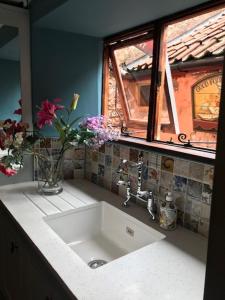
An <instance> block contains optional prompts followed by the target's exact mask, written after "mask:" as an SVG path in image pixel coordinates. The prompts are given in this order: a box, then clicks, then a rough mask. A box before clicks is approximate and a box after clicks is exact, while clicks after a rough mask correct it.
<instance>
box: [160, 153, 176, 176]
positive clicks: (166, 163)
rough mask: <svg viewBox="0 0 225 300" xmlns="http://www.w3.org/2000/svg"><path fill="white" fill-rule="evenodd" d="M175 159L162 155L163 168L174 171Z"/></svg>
mask: <svg viewBox="0 0 225 300" xmlns="http://www.w3.org/2000/svg"><path fill="white" fill-rule="evenodd" d="M173 168H174V159H173V158H171V157H167V156H162V159H161V170H163V171H167V172H171V173H173Z"/></svg>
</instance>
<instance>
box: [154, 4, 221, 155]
mask: <svg viewBox="0 0 225 300" xmlns="http://www.w3.org/2000/svg"><path fill="white" fill-rule="evenodd" d="M164 40H165V42H164V44H163V45H162V49H161V56H160V57H161V62H160V67H161V71H162V85H161V90H162V91H161V92H159V93H158V97H157V119H156V128H155V139H156V140H160V141H170V140H172V141H173V142H175V143H180V141H179V140H178V134H179V133H185V134H186V135H187V139H190V140H193V141H196V142H199V143H193V146H196V147H201V148H210V149H215V148H216V144H215V142H216V139H217V123H218V115H219V105H220V92H221V81H222V66H223V56H224V47H225V10H224V9H220V10H216V11H215V10H214V11H212V12H210V13H207V14H202V15H200V16H198V17H195V18H188V19H186V20H183V21H181V22H177V23H175V24H171V25H169V26H167V28H165V39H164ZM165 103H166V106H165ZM166 111H167V116H169V118H168V120H169V122H168V124H166V123H165V122H164V116H165V115H166Z"/></svg>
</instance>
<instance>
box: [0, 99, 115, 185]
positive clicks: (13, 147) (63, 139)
mask: <svg viewBox="0 0 225 300" xmlns="http://www.w3.org/2000/svg"><path fill="white" fill-rule="evenodd" d="M78 100H79V95H78V94H74V96H73V99H72V101H71V104H70V106H69V107H66V106H63V105H60V104H59V102H60V101H61V100H60V99H54V100H53V101H49V100H44V101H43V102H42V103H41V107H39V108H38V109H39V110H38V112H37V122H36V125H37V130H35V131H29V130H28V129H29V126H28V124H26V123H24V122H22V121H19V122H17V121H15V120H11V119H8V120H5V121H4V122H3V123H2V124H1V126H0V127H1V128H0V149H1V150H6V151H7V154H6V155H4V156H3V157H2V158H1V159H0V172H1V173H3V174H4V175H6V176H13V175H15V174H17V172H18V171H19V170H20V169H21V168H22V167H23V163H24V157H25V156H26V155H33V156H34V157H35V158H36V159H38V165H39V168H40V169H42V170H43V174H44V180H43V181H44V185H45V186H48V188H49V187H56V186H57V184H58V181H59V180H60V178H59V177H60V176H59V173H60V169H61V167H62V160H63V155H64V153H65V152H66V151H67V150H68V149H70V148H71V147H73V146H74V145H80V144H86V145H87V146H88V147H92V148H93V149H98V148H99V147H101V146H102V145H103V144H104V143H105V142H106V141H112V140H116V139H118V137H119V133H118V132H117V131H115V130H113V129H112V128H110V127H108V126H107V120H106V118H105V117H104V116H93V117H86V118H83V119H82V118H74V117H73V114H74V111H75V110H76V108H77V104H78ZM19 103H20V106H21V100H20V101H19ZM14 114H22V108H21V107H20V108H19V109H17V110H15V112H14ZM45 126H51V127H52V128H54V129H55V130H56V132H57V133H58V142H59V145H60V147H59V149H58V152H57V153H56V154H57V155H53V153H50V152H49V150H48V149H46V152H45V153H40V152H37V151H36V150H35V143H36V142H37V141H38V140H39V139H40V138H43V136H42V134H41V131H40V129H42V128H44V127H45ZM53 156H54V157H53Z"/></svg>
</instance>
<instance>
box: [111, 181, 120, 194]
mask: <svg viewBox="0 0 225 300" xmlns="http://www.w3.org/2000/svg"><path fill="white" fill-rule="evenodd" d="M111 191H112V192H113V193H115V194H119V186H118V185H117V184H115V183H113V182H112V185H111Z"/></svg>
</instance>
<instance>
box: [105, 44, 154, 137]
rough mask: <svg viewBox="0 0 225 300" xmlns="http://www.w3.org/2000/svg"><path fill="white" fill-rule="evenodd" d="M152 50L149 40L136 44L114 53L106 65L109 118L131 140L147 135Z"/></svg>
mask: <svg viewBox="0 0 225 300" xmlns="http://www.w3.org/2000/svg"><path fill="white" fill-rule="evenodd" d="M152 51H153V41H152V40H150V39H149V40H145V41H144V42H141V43H140V42H139V43H138V42H137V43H134V44H131V45H129V46H127V47H123V48H119V49H116V50H114V51H113V53H112V57H111V63H109V68H110V75H109V83H108V86H109V92H108V95H109V96H108V116H109V119H110V121H111V122H112V123H113V125H115V126H121V125H122V124H123V126H124V127H127V131H128V132H129V134H130V135H131V136H134V137H141V138H146V136H147V123H148V110H149V96H150V76H151V64H152ZM113 119H114V120H113ZM115 120H116V121H115Z"/></svg>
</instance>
